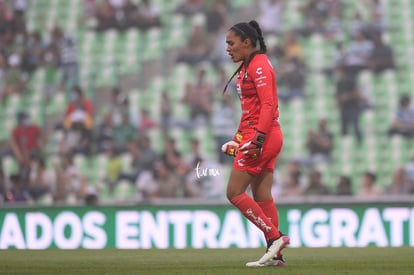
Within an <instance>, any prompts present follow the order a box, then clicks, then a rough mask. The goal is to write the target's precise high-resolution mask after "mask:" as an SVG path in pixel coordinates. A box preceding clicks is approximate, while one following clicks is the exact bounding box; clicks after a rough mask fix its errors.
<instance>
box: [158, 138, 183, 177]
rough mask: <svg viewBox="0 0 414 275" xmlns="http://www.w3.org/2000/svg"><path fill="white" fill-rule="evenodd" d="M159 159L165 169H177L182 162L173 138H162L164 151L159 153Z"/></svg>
mask: <svg viewBox="0 0 414 275" xmlns="http://www.w3.org/2000/svg"><path fill="white" fill-rule="evenodd" d="M160 159H161V161H162V162H163V164H164V165H165V167H166V168H167V169H169V170H171V171H174V170H177V168H178V167H179V165H180V162H182V154H181V153H180V151H179V150H178V149H177V147H176V141H175V139H174V138H172V137H170V138H166V139H165V140H164V151H163V152H162V153H161V155H160Z"/></svg>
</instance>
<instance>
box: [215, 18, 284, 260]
mask: <svg viewBox="0 0 414 275" xmlns="http://www.w3.org/2000/svg"><path fill="white" fill-rule="evenodd" d="M226 44H227V52H228V54H229V55H230V57H231V59H232V60H233V62H241V65H240V67H239V68H238V69H237V71H236V72H235V73H234V75H233V76H232V78H233V77H234V76H235V75H237V85H236V90H237V93H238V96H239V98H240V102H241V108H242V115H241V119H240V124H239V127H238V130H237V133H236V134H235V135H234V137H233V139H232V140H231V141H229V142H227V143H225V144H224V145H223V146H222V151H223V152H224V153H226V154H228V155H231V156H234V157H235V159H234V162H233V167H232V171H231V175H230V179H229V182H228V186H227V198H228V199H229V201H230V202H231V203H232V204H233V205H234V206H236V207H237V208H238V209H239V210H240V211H241V213H242V214H243V215H244V216H245V217H246V218H247V219H249V220H250V221H251V222H252V223H253V224H255V225H256V226H257V227H258V228H259V229H260V230H262V231H263V233H264V235H265V238H266V241H267V249H266V253H265V254H264V255H263V256H262V257H261V258H260V259H259V260H258V261H255V262H250V263H247V266H269V265H279V266H280V265H284V261H283V258H282V254H281V252H282V250H283V249H284V248H285V247H286V246H287V245H288V244H289V237H288V236H286V235H283V234H281V233H280V232H279V228H278V226H279V217H278V212H277V209H276V206H275V203H274V201H273V198H272V195H271V186H272V181H273V171H274V165H275V162H276V158H277V156H278V154H279V152H280V150H281V148H282V143H283V140H282V132H281V129H280V125H279V122H278V118H279V111H278V99H277V88H276V77H275V74H274V70H273V67H272V65H271V63H270V61H269V59H268V57H267V56H266V54H265V53H266V45H265V42H264V39H263V35H262V31H261V29H260V26H259V24H258V23H257V22H256V21H250V22H248V23H246V22H243V23H238V24H236V25H234V26H233V27H231V28H230V30H229V31H228V32H227V36H226ZM258 46H259V49H257V48H258ZM232 78H231V79H232ZM231 79H230V80H229V82H228V83H230V81H231ZM226 89H227V85H226V87H225V88H224V92H225V91H226ZM249 185H250V186H251V190H252V193H253V198H251V197H250V196H249V195H248V194H246V189H247V187H248V186H249Z"/></svg>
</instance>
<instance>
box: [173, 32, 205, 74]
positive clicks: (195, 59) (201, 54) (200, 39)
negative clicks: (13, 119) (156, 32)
mask: <svg viewBox="0 0 414 275" xmlns="http://www.w3.org/2000/svg"><path fill="white" fill-rule="evenodd" d="M211 50H212V45H211V41H210V40H209V39H208V36H207V35H206V33H205V31H204V29H203V27H202V26H200V25H194V26H193V27H192V30H191V34H190V37H189V39H188V43H187V45H185V47H184V48H182V49H180V50H179V52H178V57H177V62H185V63H187V64H189V65H192V66H195V65H197V64H200V63H201V62H203V61H208V60H209V54H210V52H211Z"/></svg>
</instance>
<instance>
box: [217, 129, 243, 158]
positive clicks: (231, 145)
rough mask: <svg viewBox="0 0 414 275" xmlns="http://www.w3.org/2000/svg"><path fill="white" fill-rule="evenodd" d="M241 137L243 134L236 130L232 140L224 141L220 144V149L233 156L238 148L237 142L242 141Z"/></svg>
mask: <svg viewBox="0 0 414 275" xmlns="http://www.w3.org/2000/svg"><path fill="white" fill-rule="evenodd" d="M242 139H243V135H242V134H241V132H240V131H237V133H236V134H235V135H234V137H233V139H232V140H230V141H228V142H226V143H224V144H223V146H221V151H222V152H223V153H225V154H227V155H229V156H231V157H235V156H236V154H237V151H238V149H239V143H240V141H242Z"/></svg>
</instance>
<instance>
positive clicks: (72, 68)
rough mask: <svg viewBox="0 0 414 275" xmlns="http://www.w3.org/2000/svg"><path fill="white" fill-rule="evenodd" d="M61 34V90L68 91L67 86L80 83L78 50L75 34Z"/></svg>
mask: <svg viewBox="0 0 414 275" xmlns="http://www.w3.org/2000/svg"><path fill="white" fill-rule="evenodd" d="M61 35H62V36H63V37H62V40H61V42H60V44H59V53H60V55H59V57H60V58H59V61H60V62H59V64H60V73H61V79H60V90H61V91H66V90H67V87H72V86H74V85H78V84H79V65H78V50H77V45H76V39H75V37H74V36H73V35H70V34H66V35H64V34H63V33H62V34H61Z"/></svg>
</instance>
